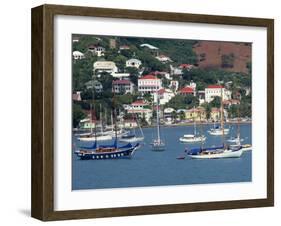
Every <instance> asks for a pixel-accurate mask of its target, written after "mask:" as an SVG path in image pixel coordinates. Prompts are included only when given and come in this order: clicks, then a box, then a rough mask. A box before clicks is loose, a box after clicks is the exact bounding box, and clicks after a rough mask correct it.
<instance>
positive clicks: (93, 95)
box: [90, 80, 97, 143]
mask: <svg viewBox="0 0 281 226" xmlns="http://www.w3.org/2000/svg"><path fill="white" fill-rule="evenodd" d="M94 99H95V88H94V80H92V102H93V103H91V104H90V108H91V133H92V131H93V128H92V127H93V105H94ZM94 110H95V106H94ZM94 131H95V143H97V119H96V117H95V130H94Z"/></svg>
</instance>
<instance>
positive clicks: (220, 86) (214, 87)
mask: <svg viewBox="0 0 281 226" xmlns="http://www.w3.org/2000/svg"><path fill="white" fill-rule="evenodd" d="M207 88H208V89H220V88H224V87H223V86H222V85H208V87H207Z"/></svg>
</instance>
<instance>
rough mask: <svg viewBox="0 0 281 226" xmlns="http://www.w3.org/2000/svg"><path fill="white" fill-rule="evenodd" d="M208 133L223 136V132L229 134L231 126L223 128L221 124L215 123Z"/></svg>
mask: <svg viewBox="0 0 281 226" xmlns="http://www.w3.org/2000/svg"><path fill="white" fill-rule="evenodd" d="M208 133H209V134H210V135H214V136H222V135H223V134H224V135H227V134H228V133H229V128H223V129H222V127H221V126H220V127H219V126H218V125H216V124H215V123H214V127H213V128H211V129H210V130H209V131H208Z"/></svg>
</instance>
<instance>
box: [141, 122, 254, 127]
mask: <svg viewBox="0 0 281 226" xmlns="http://www.w3.org/2000/svg"><path fill="white" fill-rule="evenodd" d="M238 123H239V124H243V125H244V124H252V121H246V122H237V121H234V122H225V123H224V124H225V125H226V124H230V125H232V124H233V125H236V124H238ZM213 124H214V123H213V122H196V125H213ZM215 124H219V122H216V123H215ZM193 125H194V123H193V122H186V123H177V124H170V125H165V124H163V125H162V124H161V125H160V126H161V127H180V126H193ZM141 127H142V128H153V127H155V125H148V126H141Z"/></svg>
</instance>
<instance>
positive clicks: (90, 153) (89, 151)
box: [75, 113, 140, 160]
mask: <svg viewBox="0 0 281 226" xmlns="http://www.w3.org/2000/svg"><path fill="white" fill-rule="evenodd" d="M115 118H116V113H115ZM97 141H98V140H97V136H96V133H95V141H94V143H93V144H92V145H91V146H89V147H80V148H79V149H78V150H76V151H75V154H76V155H77V156H78V157H79V158H80V159H81V160H90V159H91V160H102V159H120V158H131V157H132V156H133V154H134V152H135V151H136V150H137V149H138V148H139V147H140V144H139V143H136V144H134V145H132V144H131V143H128V144H126V145H122V146H118V137H117V126H116V119H115V140H114V143H113V144H112V145H98V142H97Z"/></svg>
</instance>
